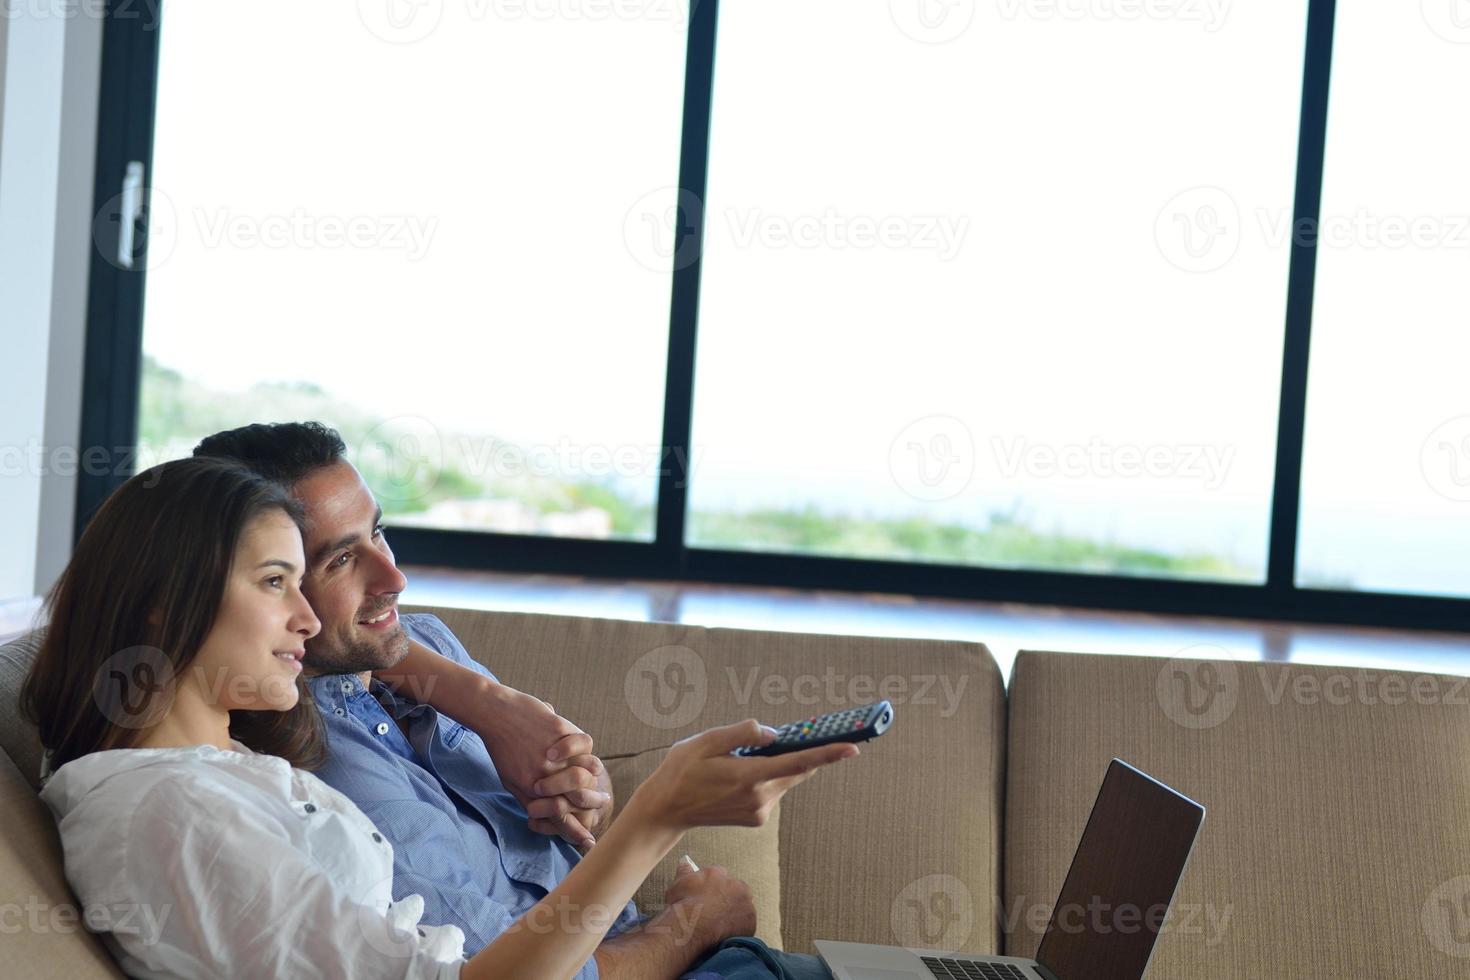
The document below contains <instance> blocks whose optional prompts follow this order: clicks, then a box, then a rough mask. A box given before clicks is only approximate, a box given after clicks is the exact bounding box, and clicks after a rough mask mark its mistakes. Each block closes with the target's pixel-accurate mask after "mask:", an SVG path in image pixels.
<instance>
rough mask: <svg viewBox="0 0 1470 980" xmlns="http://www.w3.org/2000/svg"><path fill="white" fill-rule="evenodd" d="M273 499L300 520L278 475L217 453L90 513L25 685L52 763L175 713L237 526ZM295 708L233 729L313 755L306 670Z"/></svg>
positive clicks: (163, 472)
mask: <svg viewBox="0 0 1470 980" xmlns="http://www.w3.org/2000/svg"><path fill="white" fill-rule="evenodd" d="M272 510H278V511H281V512H283V513H285V514H286V515H288V516H289V517H290V518H291V519H292V520H293V521H295V522H296V524H297V526H298V527H300V525H301V523H302V510H301V505H300V504H299V503H298V502H297V501H295V500H294V499H293V498H292V497H291V496H290V494H289V493H288V492H287V491H286V490H285V488H283V487H282V486H281V485H280V484H278V483H275V482H273V481H271V480H268V479H266V478H264V477H262V476H260V475H258V474H256V473H254V472H252V471H251V470H250V469H248V468H246V467H245V466H243V465H241V464H239V463H234V462H229V461H226V460H219V459H181V460H175V461H174V462H170V463H162V464H160V465H158V466H154V467H152V468H151V469H147V470H144V471H143V472H142V473H139V474H138V475H137V476H135V477H133V478H132V479H130V480H128V482H127V483H124V484H123V485H122V486H121V487H119V488H118V489H117V491H116V492H115V493H113V494H112V496H110V497H108V498H107V500H106V502H104V503H103V504H102V506H101V507H100V508H98V510H97V513H96V514H95V515H94V516H93V517H92V520H91V521H90V522H89V523H88V525H87V529H86V531H84V532H83V534H82V537H81V540H80V541H79V542H77V547H76V551H75V552H74V553H73V555H72V558H71V561H70V563H68V565H67V567H66V571H64V572H63V573H62V575H61V578H60V579H59V580H58V581H57V583H56V585H55V586H54V587H53V588H52V589H51V592H50V594H49V595H48V596H47V598H46V609H47V618H48V620H49V625H48V626H47V630H46V638H45V640H44V642H43V643H42V646H41V650H40V653H39V654H38V656H37V658H36V662H35V664H34V665H33V666H32V668H31V672H30V674H29V676H27V677H26V682H25V686H24V688H23V689H22V691H21V701H20V703H21V712H22V714H23V715H24V716H25V717H26V718H28V719H30V720H31V721H33V722H35V724H36V725H37V727H38V728H39V729H40V734H41V744H42V745H44V746H45V747H46V748H47V749H49V750H50V752H51V768H52V769H53V770H55V769H60V768H61V767H62V766H63V765H65V764H66V763H68V762H70V761H72V760H73V759H76V758H79V757H81V756H84V755H86V754H88V753H89V752H98V751H101V750H103V749H118V748H130V747H132V746H135V745H136V744H138V742H139V741H141V739H142V738H143V736H144V734H145V733H146V731H147V729H148V727H149V726H150V725H152V724H154V723H156V722H158V721H160V720H162V717H163V715H164V714H166V713H167V710H168V707H169V705H170V704H171V703H172V693H173V683H174V679H175V678H177V677H179V676H180V675H181V674H182V673H183V671H184V670H185V669H186V668H187V667H188V666H189V664H190V663H191V662H192V661H193V660H194V658H195V657H196V656H197V655H198V653H199V650H200V648H201V647H203V645H204V641H205V638H206V637H208V636H209V632H210V630H211V629H212V628H213V627H214V623H215V619H216V618H217V617H218V615H219V609H220V604H221V602H222V601H223V599H224V594H225V586H226V584H227V582H228V580H229V575H230V568H231V565H232V564H233V562H234V557H235V549H236V547H237V546H238V545H239V541H240V535H241V532H242V531H244V529H245V528H246V527H247V526H248V525H249V524H250V523H251V522H252V521H254V520H255V519H256V518H257V517H259V516H261V515H262V514H265V513H267V512H269V511H272ZM296 687H297V690H298V692H299V694H300V697H299V698H298V699H297V702H296V706H295V707H294V708H292V709H291V710H289V711H235V712H232V714H231V717H230V734H231V736H232V737H234V738H236V739H238V740H239V741H240V742H242V743H244V744H245V745H247V746H249V747H250V748H251V749H253V750H254V751H256V752H262V753H267V754H270V755H278V756H281V757H283V758H285V759H286V760H288V761H289V762H290V763H291V764H292V765H294V766H298V767H301V768H307V769H311V768H316V767H318V766H320V765H321V764H322V762H323V761H325V758H326V736H325V733H324V731H323V727H322V722H321V718H320V717H319V716H318V715H317V710H316V706H315V705H314V704H313V702H312V700H311V695H310V693H309V690H308V689H307V686H306V683H305V681H304V680H303V679H302V678H301V677H300V676H298V677H297V679H296Z"/></svg>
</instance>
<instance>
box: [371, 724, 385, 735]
mask: <svg viewBox="0 0 1470 980" xmlns="http://www.w3.org/2000/svg"><path fill="white" fill-rule="evenodd" d="M373 731H375V732H377V733H378V734H379V735H387V734H388V723H387V722H386V721H380V722H378V727H377V728H375V729H373Z"/></svg>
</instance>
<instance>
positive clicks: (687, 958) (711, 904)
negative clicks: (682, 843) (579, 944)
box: [593, 861, 756, 980]
mask: <svg viewBox="0 0 1470 980" xmlns="http://www.w3.org/2000/svg"><path fill="white" fill-rule="evenodd" d="M664 902H665V903H666V906H665V908H664V910H663V911H662V912H660V913H658V914H657V915H655V916H654V917H653V918H651V919H649V920H648V921H647V922H645V923H643V925H641V926H639V927H637V928H635V929H630V930H628V931H627V932H625V933H622V934H621V935H617V936H614V937H613V938H611V939H609V940H607V941H605V942H604V943H602V944H601V945H600V946H598V947H597V949H596V950H595V951H594V953H593V958H594V959H595V960H597V972H598V976H599V978H600V980H673V978H674V977H677V976H679V975H680V974H681V973H683V972H684V971H686V970H688V969H689V968H690V967H691V966H693V965H694V964H695V963H696V962H698V961H699V960H700V959H702V958H703V957H704V956H706V955H707V954H708V953H709V952H710V950H711V949H713V948H714V947H716V946H718V945H719V944H720V943H721V942H723V941H724V940H726V939H728V938H730V937H731V936H753V935H755V927H756V918H755V902H754V901H753V900H752V898H751V894H750V886H749V885H747V884H746V883H745V882H743V881H741V880H740V879H739V878H732V877H730V874H729V872H727V871H726V870H725V869H724V868H722V867H720V866H718V865H711V866H710V867H707V868H705V869H704V870H702V871H696V870H695V869H694V868H693V866H692V865H690V864H686V863H685V862H683V861H680V862H679V864H678V866H677V867H676V868H675V869H674V883H673V884H672V885H670V886H669V888H668V890H667V891H666V892H664Z"/></svg>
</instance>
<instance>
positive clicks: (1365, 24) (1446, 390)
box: [1297, 0, 1470, 596]
mask: <svg viewBox="0 0 1470 980" xmlns="http://www.w3.org/2000/svg"><path fill="white" fill-rule="evenodd" d="M1467 12H1470V8H1466V7H1465V6H1464V4H1460V5H1459V6H1458V7H1457V6H1456V4H1455V3H1453V2H1450V0H1443V2H1433V3H1424V4H1418V3H1407V4H1395V3H1389V4H1375V3H1366V2H1356V3H1339V4H1338V7H1337V30H1336V41H1335V44H1336V51H1335V52H1334V54H1333V67H1332V98H1331V100H1330V102H1329V115H1328V121H1327V160H1326V171H1325V174H1324V183H1323V189H1322V223H1321V227H1320V230H1319V244H1318V255H1317V291H1316V301H1315V306H1314V312H1313V322H1312V367H1311V378H1310V384H1309V386H1308V389H1307V391H1308V401H1307V429H1306V449H1305V454H1304V457H1303V472H1302V516H1301V531H1300V537H1299V545H1300V546H1299V551H1298V562H1297V581H1298V583H1299V584H1301V585H1305V586H1317V587H1333V588H1346V589H1362V590H1370V591H1382V592H1420V593H1428V594H1441V595H1457V596H1466V595H1470V562H1467V560H1466V555H1467V554H1470V372H1467V370H1466V365H1467V364H1470V314H1467V309H1470V305H1467V302H1466V301H1467V298H1470V292H1467V283H1470V278H1467V273H1470V185H1467V184H1466V181H1465V173H1466V166H1467V163H1470V130H1467V129H1466V127H1465V126H1464V124H1463V114H1464V111H1463V99H1464V94H1465V92H1466V91H1467V90H1470V46H1467V45H1470V16H1466V13H1467Z"/></svg>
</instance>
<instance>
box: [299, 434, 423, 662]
mask: <svg viewBox="0 0 1470 980" xmlns="http://www.w3.org/2000/svg"><path fill="white" fill-rule="evenodd" d="M291 489H292V492H293V493H294V494H295V496H296V497H297V499H299V500H300V501H301V503H302V504H303V505H304V506H305V508H306V536H305V550H306V578H305V581H304V583H303V584H302V592H304V593H305V595H306V598H307V601H309V602H310V603H311V607H312V609H313V610H314V611H315V612H316V614H317V617H318V618H319V619H320V620H321V623H322V630H321V632H320V633H318V634H317V635H316V637H314V638H313V639H310V640H308V641H307V642H306V661H305V663H306V666H307V668H309V669H310V670H311V671H312V672H314V673H319V674H356V673H361V672H363V671H368V670H381V669H383V668H386V667H392V666H394V665H395V664H397V663H398V662H399V661H400V660H402V659H403V658H404V657H405V656H406V655H407V654H408V633H407V632H405V630H404V628H403V624H401V623H400V622H399V621H398V594H399V593H400V592H402V591H403V589H404V587H405V586H407V585H408V580H407V579H405V578H404V577H403V574H402V573H401V572H399V571H398V566H397V565H396V564H394V562H393V549H391V548H389V547H388V541H387V539H386V538H385V537H384V536H383V529H382V527H381V526H380V525H379V523H378V522H379V520H381V518H382V516H383V511H382V509H381V508H379V507H378V503H377V501H376V500H374V499H373V494H372V491H371V490H369V489H368V488H367V484H365V483H363V482H362V477H361V476H359V475H358V472H357V470H356V468H354V467H353V465H352V464H351V463H348V462H346V461H345V460H339V461H338V462H336V463H332V464H331V465H329V466H323V467H321V468H320V469H318V470H316V471H314V472H313V473H311V474H310V475H308V476H307V477H306V478H305V479H302V480H300V481H298V482H297V483H296V485H295V486H294V487H292V488H291ZM384 614H386V617H385V618H381V619H379V617H383V616H384Z"/></svg>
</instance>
